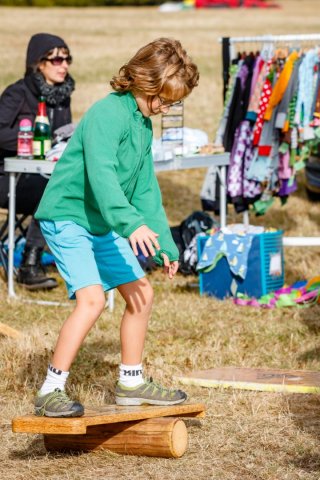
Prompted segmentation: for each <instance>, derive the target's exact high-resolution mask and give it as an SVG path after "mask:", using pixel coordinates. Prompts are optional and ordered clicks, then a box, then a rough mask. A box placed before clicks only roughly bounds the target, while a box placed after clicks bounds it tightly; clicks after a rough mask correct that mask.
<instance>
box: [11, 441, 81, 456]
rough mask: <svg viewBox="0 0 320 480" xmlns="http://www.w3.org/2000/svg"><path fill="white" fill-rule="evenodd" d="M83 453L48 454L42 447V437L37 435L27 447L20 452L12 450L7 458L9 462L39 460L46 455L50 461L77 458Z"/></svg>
mask: <svg viewBox="0 0 320 480" xmlns="http://www.w3.org/2000/svg"><path fill="white" fill-rule="evenodd" d="M83 453H85V452H75V451H65V452H48V451H47V450H46V448H45V446H44V441H43V436H42V435H37V437H36V438H33V439H32V440H30V442H29V443H28V445H27V446H26V447H25V448H21V449H20V450H18V449H14V450H11V452H10V454H9V458H10V459H11V460H23V461H25V460H31V461H35V460H40V459H43V458H45V457H47V456H48V455H50V457H51V458H52V459H54V458H61V457H78V456H80V455H82V454H83Z"/></svg>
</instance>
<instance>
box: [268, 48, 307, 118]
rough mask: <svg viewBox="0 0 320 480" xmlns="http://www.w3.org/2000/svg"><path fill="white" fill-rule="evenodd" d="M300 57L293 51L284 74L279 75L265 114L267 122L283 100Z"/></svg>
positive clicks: (283, 71) (285, 66)
mask: <svg viewBox="0 0 320 480" xmlns="http://www.w3.org/2000/svg"><path fill="white" fill-rule="evenodd" d="M298 57H299V55H298V53H297V52H296V51H293V52H292V53H291V54H290V55H289V57H288V58H287V61H286V63H285V65H284V67H283V70H282V72H281V73H280V75H279V78H278V80H277V82H276V84H275V86H274V89H273V91H272V95H271V97H270V100H269V103H268V107H267V109H266V111H265V114H264V119H265V120H270V119H271V115H272V112H273V109H274V108H275V106H276V105H278V103H279V102H280V101H281V100H282V97H283V95H284V93H285V91H286V89H287V87H288V84H289V81H290V77H291V74H292V71H293V67H294V62H295V61H296V60H297V59H298Z"/></svg>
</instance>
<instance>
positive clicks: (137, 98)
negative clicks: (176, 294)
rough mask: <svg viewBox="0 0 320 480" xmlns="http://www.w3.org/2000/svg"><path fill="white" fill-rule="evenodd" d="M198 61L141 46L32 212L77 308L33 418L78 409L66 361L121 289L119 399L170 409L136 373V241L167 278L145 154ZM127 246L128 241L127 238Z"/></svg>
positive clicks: (162, 392)
mask: <svg viewBox="0 0 320 480" xmlns="http://www.w3.org/2000/svg"><path fill="white" fill-rule="evenodd" d="M198 79H199V73H198V69H197V67H196V65H195V64H194V63H192V61H191V59H190V58H189V57H188V55H187V54H186V52H185V50H184V49H183V48H182V46H181V44H180V42H179V41H176V40H172V39H167V38H160V39H158V40H155V41H154V42H151V43H149V44H148V45H146V46H144V47H142V48H141V49H140V50H139V51H138V52H137V53H136V55H134V57H133V58H132V59H131V60H129V62H128V63H126V64H125V65H124V66H123V67H121V69H120V71H119V75H118V76H115V77H113V79H112V81H111V82H110V83H111V86H112V87H113V89H114V90H115V92H114V93H111V94H110V95H108V96H107V97H106V98H104V99H103V100H100V101H98V102H97V103H95V104H94V105H93V106H92V107H91V108H90V109H89V111H88V112H87V113H86V114H85V115H84V117H83V118H82V120H81V122H80V123H79V126H78V127H77V129H76V131H75V133H74V134H73V136H72V138H71V140H70V141H69V144H68V147H67V148H66V150H65V152H64V154H63V156H62V158H61V159H60V160H59V162H58V164H57V166H56V168H55V170H54V173H53V175H52V177H51V179H50V181H49V184H48V186H47V188H46V191H45V193H44V196H43V198H42V201H41V203H40V206H39V208H38V211H37V213H36V218H37V219H39V220H40V225H41V229H42V232H43V234H44V236H45V238H46V241H47V243H48V245H49V247H50V249H51V251H52V253H53V255H54V257H55V260H56V264H57V267H58V270H59V272H60V274H61V275H62V277H63V278H64V280H65V282H66V285H67V289H68V294H69V297H70V298H75V299H76V306H75V309H74V311H73V312H72V313H71V315H70V316H69V317H68V318H67V320H66V321H65V323H64V324H63V326H62V329H61V331H60V334H59V337H58V341H57V344H56V347H55V351H54V355H53V358H52V361H51V364H50V365H49V367H48V372H47V377H46V379H45V382H44V384H43V385H42V387H41V389H40V391H39V392H38V394H37V396H36V399H35V413H36V415H46V416H49V417H73V416H81V415H83V413H84V409H83V406H82V405H81V404H80V403H78V402H74V401H72V400H70V399H69V397H68V396H67V395H66V393H65V391H64V387H65V383H66V380H67V377H68V374H69V369H70V367H71V364H72V362H73V360H74V358H75V356H76V354H77V352H78V350H79V348H80V346H81V344H82V342H83V341H84V339H85V337H86V335H87V333H88V332H89V330H90V329H91V327H92V326H93V325H94V323H95V322H96V320H97V319H98V318H99V316H100V314H101V313H102V311H103V309H104V306H105V295H104V291H107V290H109V289H111V288H117V289H118V291H119V292H120V294H121V295H122V297H123V298H124V300H125V302H126V308H125V312H124V315H123V318H122V322H121V327H120V340H121V365H120V376H119V381H118V383H117V385H116V391H115V398H116V403H117V404H118V405H141V404H144V403H147V404H152V405H174V404H178V403H181V402H184V401H185V400H186V398H187V396H186V394H185V393H184V392H182V391H181V390H168V389H165V388H163V387H161V386H159V385H158V384H155V383H153V382H152V381H150V380H149V381H148V380H144V378H143V375H142V354H143V347H144V341H145V335H146V330H147V324H148V320H149V317H150V313H151V307H152V301H153V291H152V287H151V285H150V283H149V282H148V280H147V279H146V278H144V272H143V271H142V269H141V267H140V265H139V262H138V261H137V258H136V255H137V254H138V247H140V249H141V251H142V253H143V254H144V255H145V256H148V255H152V256H153V257H154V259H155V261H156V262H157V263H158V264H160V265H163V266H164V269H165V271H166V272H167V274H168V276H169V278H170V279H172V278H173V276H174V275H175V273H176V272H177V269H178V261H177V260H178V250H177V248H176V246H175V244H174V242H173V239H172V236H171V233H170V228H169V226H168V222H167V219H166V215H165V212H164V209H163V206H162V200H161V193H160V190H159V186H158V182H157V179H156V176H155V173H154V168H153V160H152V153H151V144H152V124H151V120H150V116H151V115H156V114H159V113H162V112H167V111H168V109H169V108H170V105H172V104H173V103H175V102H176V101H180V100H181V99H183V98H185V97H186V96H187V95H189V93H191V91H192V90H193V88H194V87H195V86H196V85H197V84H198ZM127 239H128V240H129V242H130V244H131V248H130V244H129V242H128V240H127Z"/></svg>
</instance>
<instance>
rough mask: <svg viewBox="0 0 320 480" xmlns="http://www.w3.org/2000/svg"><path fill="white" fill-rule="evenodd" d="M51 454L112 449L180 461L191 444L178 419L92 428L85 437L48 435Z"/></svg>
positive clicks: (183, 424) (165, 418) (114, 424)
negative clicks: (178, 459)
mask: <svg viewBox="0 0 320 480" xmlns="http://www.w3.org/2000/svg"><path fill="white" fill-rule="evenodd" d="M44 444H45V447H46V449H47V450H48V451H50V452H66V451H73V452H79V451H85V452H88V451H92V450H93V451H95V450H102V449H106V450H110V451H112V452H116V453H119V454H127V455H146V456H149V457H165V458H179V457H181V456H182V455H183V454H184V453H185V451H186V449H187V445H188V432H187V428H186V425H185V423H184V422H183V420H181V419H180V418H177V417H161V418H159V417H158V418H148V419H147V420H138V421H134V422H121V423H109V424H107V425H94V426H89V427H88V429H87V433H86V434H85V435H57V434H54V435H52V434H51V435H44Z"/></svg>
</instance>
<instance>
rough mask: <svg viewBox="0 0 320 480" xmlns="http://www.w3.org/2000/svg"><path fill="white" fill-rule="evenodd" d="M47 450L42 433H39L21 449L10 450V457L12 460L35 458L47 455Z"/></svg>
mask: <svg viewBox="0 0 320 480" xmlns="http://www.w3.org/2000/svg"><path fill="white" fill-rule="evenodd" d="M47 453H48V452H47V451H46V449H45V448H44V443H43V437H42V435H37V436H36V438H32V440H30V442H29V443H28V445H27V446H26V447H24V448H21V449H19V450H18V449H13V450H11V451H10V454H9V458H10V459H11V460H33V459H37V458H43V457H45V456H46V455H47Z"/></svg>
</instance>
